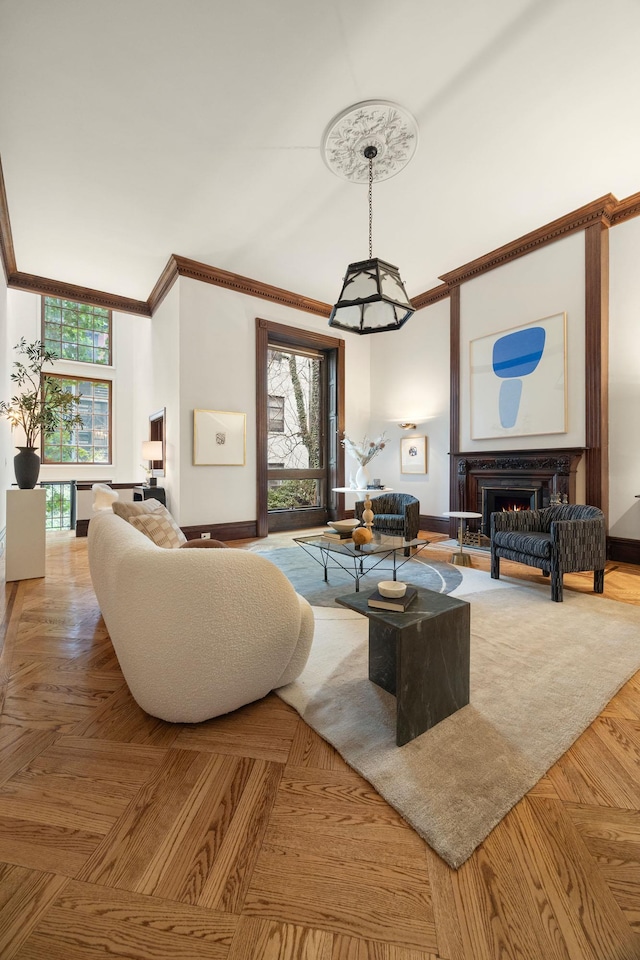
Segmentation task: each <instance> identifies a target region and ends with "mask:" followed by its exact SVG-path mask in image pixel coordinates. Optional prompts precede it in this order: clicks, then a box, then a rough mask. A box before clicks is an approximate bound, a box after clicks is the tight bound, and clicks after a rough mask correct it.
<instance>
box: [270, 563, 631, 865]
mask: <svg viewBox="0 0 640 960" xmlns="http://www.w3.org/2000/svg"><path fill="white" fill-rule="evenodd" d="M464 573H465V577H464V582H463V584H462V585H461V586H460V587H459V588H458V589H457V590H456V591H455V595H456V596H459V597H462V598H463V599H467V600H468V601H469V602H470V603H471V702H470V704H469V706H467V707H464V708H463V709H462V710H459V711H458V712H457V713H455V714H454V715H453V716H451V717H449V718H447V719H446V720H443V721H442V722H441V723H439V724H438V725H437V726H435V727H433V728H432V729H431V730H429V731H427V732H426V733H423V734H422V736H420V737H418V738H416V739H415V740H413V741H412V742H410V743H408V744H406V745H405V746H403V747H396V745H395V698H394V697H393V696H391V695H390V694H388V693H386V692H385V691H384V690H381V689H380V688H379V687H377V686H375V684H373V683H371V682H370V681H369V680H368V678H367V673H368V664H367V655H368V643H367V637H368V621H367V620H366V619H365V618H364V617H361V616H360V615H359V614H357V613H353V612H352V611H349V610H346V609H345V608H328V607H320V608H316V609H315V614H316V635H315V638H314V642H313V648H312V651H311V656H310V658H309V662H308V664H307V666H306V667H305V669H304V671H303V673H302V674H301V676H300V677H299V678H298V680H296V681H295V682H294V683H292V684H289V685H288V686H286V687H283V688H281V689H280V690H278V691H277V692H278V694H279V695H280V696H281V697H282V699H283V700H285V701H286V702H287V703H289V704H291V705H292V706H293V707H294V708H295V709H296V710H297V711H298V712H299V713H300V715H301V716H302V717H303V718H304V719H305V720H306V722H307V723H308V724H309V725H310V726H311V727H313V729H314V730H316V731H317V732H318V733H319V734H320V735H321V736H322V737H324V739H326V740H328V741H329V743H331V744H333V746H334V747H336V749H337V750H338V751H339V753H340V754H341V755H342V756H343V757H344V759H345V760H346V761H347V763H348V764H349V765H350V766H351V767H353V768H354V769H355V770H357V771H358V772H359V773H360V774H362V776H363V777H365V778H366V779H367V780H368V781H369V782H370V783H371V784H373V786H374V787H375V788H376V789H377V790H378V792H379V793H380V794H381V795H382V796H383V797H384V798H385V799H386V800H387V801H388V802H389V803H390V804H391V806H393V807H395V809H396V810H397V811H398V812H399V813H400V814H401V815H402V816H403V817H404V819H405V820H407V821H408V822H409V823H410V824H411V825H412V826H413V827H414V829H415V830H416V831H417V832H418V833H419V834H420V836H422V837H423V838H424V839H425V840H426V841H427V843H428V844H429V845H430V846H431V847H432V848H433V849H434V850H435V851H436V852H437V853H438V854H439V855H440V856H441V857H442V858H443V859H444V860H446V862H447V863H448V864H450V866H452V867H459V866H460V865H461V864H462V863H464V861H465V860H466V859H467V858H468V857H469V856H470V855H471V853H473V851H474V850H475V848H476V847H477V846H478V844H479V843H481V842H482V840H483V839H484V838H485V837H486V836H487V834H488V833H490V831H491V830H492V829H493V827H495V826H496V824H498V823H499V822H500V820H501V819H502V818H503V817H504V816H505V814H506V813H508V811H509V810H510V809H511V807H512V806H513V805H514V804H515V803H517V802H518V800H520V799H521V798H522V797H523V796H524V794H525V793H526V792H527V791H528V790H529V789H530V788H531V787H532V786H533V785H534V784H535V783H537V781H538V780H539V779H540V777H541V776H542V775H543V774H544V773H545V772H546V771H547V770H548V769H549V767H551V766H552V765H553V764H554V763H555V761H556V760H557V759H558V758H559V757H560V756H561V755H562V754H563V753H565V751H566V750H567V749H568V748H569V747H570V746H571V744H572V743H573V742H574V741H575V740H576V739H577V738H578V736H579V735H580V734H581V733H582V731H583V730H585V728H586V727H587V726H588V725H589V724H590V723H591V721H592V720H594V719H595V717H596V716H597V715H598V713H600V711H601V710H602V709H603V707H604V706H605V705H606V704H607V703H608V701H609V700H610V699H611V697H613V695H614V694H615V693H616V691H617V690H618V689H619V688H620V687H621V686H622V684H623V683H625V682H626V681H627V680H628V679H629V678H630V677H631V676H632V675H633V674H634V673H635V671H636V670H638V669H639V668H640V639H639V638H640V608H638V607H636V606H631V605H629V604H623V603H618V602H616V601H614V600H605V599H604V598H602V597H596V596H594V595H585V594H579V593H573V592H572V591H570V590H567V589H566V588H565V599H564V603H552V602H551V600H550V599H549V587H548V585H544V586H539V585H538V584H532V583H525V582H523V581H517V580H515V579H511V578H504V579H502V580H500V581H499V582H497V581H492V580H491V579H490V578H489V575H488V573H483V572H481V571H477V570H472V569H468V568H465V571H464ZM485 586H486V587H490V586H493V587H494V588H493V589H486V590H485V589H484V587H485ZM465 587H466V590H465ZM474 591H475V592H474Z"/></svg>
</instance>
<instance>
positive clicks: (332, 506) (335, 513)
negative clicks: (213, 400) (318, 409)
mask: <svg viewBox="0 0 640 960" xmlns="http://www.w3.org/2000/svg"><path fill="white" fill-rule="evenodd" d="M270 342H271V343H277V344H278V345H282V346H285V347H291V349H292V350H295V349H296V347H302V348H304V347H307V348H312V349H314V350H321V351H322V352H323V353H325V354H326V355H327V362H328V363H329V364H330V365H331V366H332V367H333V378H332V377H331V376H330V377H329V380H330V381H331V380H333V383H334V384H335V387H334V388H333V389H334V390H335V397H334V398H333V399H334V406H335V411H336V431H335V432H336V436H335V438H333V437H331V436H327V447H328V451H329V455H330V456H329V464H328V470H327V483H328V490H327V519H330V520H336V519H338V518H339V517H341V516H343V514H344V495H343V494H337V493H335V492H334V491H333V490H332V488H333V487H337V486H338V484H339V478H341V477H343V476H344V447H343V446H342V443H341V442H340V441H341V440H343V439H344V423H345V416H344V408H345V389H344V371H345V349H344V340H341V339H340V338H338V337H329V336H327V335H326V334H323V333H315V332H314V331H313V330H303V329H302V328H300V327H290V326H288V325H287V324H284V323H273V322H272V321H271V320H264V319H262V318H261V317H256V444H257V462H256V491H257V511H256V512H257V519H256V534H257V536H259V537H266V536H267V534H268V533H269V510H268V505H267V469H268V466H267V449H268V431H267V353H268V350H269V343H270ZM329 405H330V406H331V398H329Z"/></svg>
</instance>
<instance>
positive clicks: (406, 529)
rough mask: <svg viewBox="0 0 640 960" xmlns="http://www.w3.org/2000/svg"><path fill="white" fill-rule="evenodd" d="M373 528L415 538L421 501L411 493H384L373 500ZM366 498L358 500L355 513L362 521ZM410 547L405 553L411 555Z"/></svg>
mask: <svg viewBox="0 0 640 960" xmlns="http://www.w3.org/2000/svg"><path fill="white" fill-rule="evenodd" d="M371 509H372V510H373V529H374V530H375V531H377V532H378V533H382V534H386V535H387V536H390V537H402V538H403V539H404V540H415V538H416V537H417V536H418V531H419V529H420V501H419V500H416V498H415V497H412V496H411V494H409V493H383V494H381V495H380V496H379V497H374V498H373V499H372V501H371ZM363 512H364V500H357V501H356V506H355V514H356V517H357V518H358V520H360V522H361V523H362V514H363ZM409 552H410V551H409V549H408V548H407V549H406V550H405V555H406V556H408V555H409Z"/></svg>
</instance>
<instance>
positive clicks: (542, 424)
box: [469, 313, 567, 440]
mask: <svg viewBox="0 0 640 960" xmlns="http://www.w3.org/2000/svg"><path fill="white" fill-rule="evenodd" d="M566 328H567V315H566V313H556V314H554V315H553V316H550V317H543V318H542V319H541V320H534V321H533V322H532V323H525V324H522V325H521V326H518V327H511V328H509V329H507V330H500V331H498V332H496V333H492V334H489V335H488V336H485V337H478V338H477V339H476V340H471V341H470V343H469V386H470V435H471V439H472V440H489V439H493V438H497V437H529V436H539V435H545V434H550V433H566V432H567V349H566V341H567V329H566ZM510 344H512V345H513V346H512V348H510V347H509V345H510Z"/></svg>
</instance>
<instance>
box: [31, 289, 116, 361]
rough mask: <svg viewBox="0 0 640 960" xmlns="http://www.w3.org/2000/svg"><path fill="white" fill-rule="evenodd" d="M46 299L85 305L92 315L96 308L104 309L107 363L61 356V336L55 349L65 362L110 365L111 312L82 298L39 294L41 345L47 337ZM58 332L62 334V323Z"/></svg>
mask: <svg viewBox="0 0 640 960" xmlns="http://www.w3.org/2000/svg"><path fill="white" fill-rule="evenodd" d="M47 300H60V301H63V300H66V301H67V302H68V303H75V304H77V305H78V306H79V307H86V309H87V310H90V311H91V312H92V313H93V314H94V315H95V311H96V310H98V309H101V310H104V309H106V311H107V320H108V323H109V359H108V362H107V363H100V362H99V361H98V360H80V359H78V358H77V357H63V356H62V343H63V340H62V337H61V339H60V343H59V345H58V344H56V348H55V349H56V353H58V354H59V356H60V359H61V360H65V361H66V362H67V363H88V364H90V365H91V366H92V367H98V368H102V367H104V368H106V367H112V366H113V312H112V311H111V310H109V309H108V308H105V307H97V306H95V305H93V304H90V303H83V302H82V300H71V299H69V297H49V296H41V297H40V338H41V340H42V343H43V345H45V344H46V339H47V338H46V334H45V325H46V322H47V321H46V301H47ZM61 309H64V308H63V307H61ZM60 333H61V334H62V324H61V326H60ZM91 349H92V350H93V351H95V346H93V347H92V348H91ZM94 356H95V352H94ZM87 379H90V378H87Z"/></svg>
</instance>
